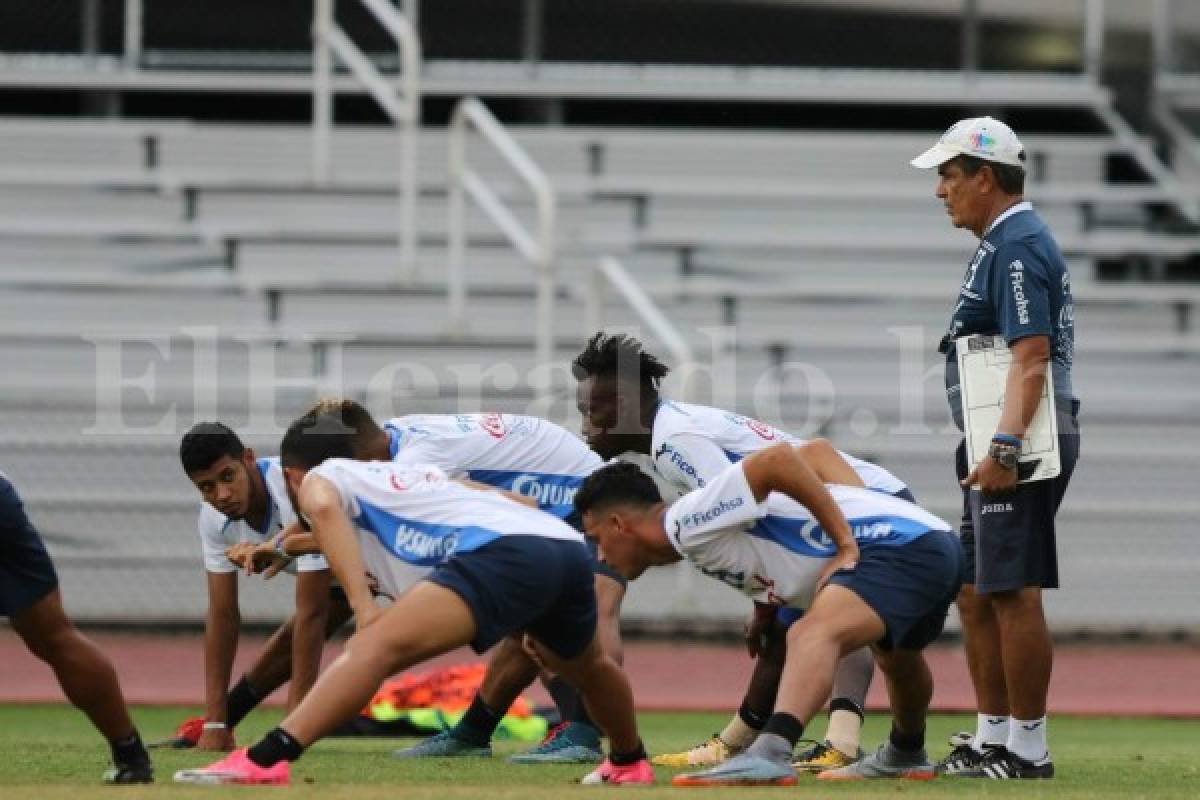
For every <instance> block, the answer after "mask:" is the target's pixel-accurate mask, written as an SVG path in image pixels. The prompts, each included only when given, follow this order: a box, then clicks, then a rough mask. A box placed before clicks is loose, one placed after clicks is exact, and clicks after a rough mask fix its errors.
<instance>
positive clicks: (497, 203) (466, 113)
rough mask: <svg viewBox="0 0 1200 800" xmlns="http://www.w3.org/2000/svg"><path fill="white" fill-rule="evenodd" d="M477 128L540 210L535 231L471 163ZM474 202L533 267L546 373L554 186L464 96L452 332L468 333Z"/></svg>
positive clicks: (449, 277)
mask: <svg viewBox="0 0 1200 800" xmlns="http://www.w3.org/2000/svg"><path fill="white" fill-rule="evenodd" d="M471 128H473V129H474V130H475V131H476V132H477V133H479V134H480V135H481V136H482V137H483V138H484V139H485V140H487V141H488V143H490V144H491V145H492V147H493V148H495V150H496V152H497V153H499V154H500V157H501V158H503V159H504V161H505V162H506V163H507V164H508V165H509V167H511V168H512V170H513V171H514V172H516V174H517V176H518V177H519V178H520V179H521V180H522V182H524V183H525V185H526V186H528V187H529V189H530V191H531V192H532V193H533V197H534V201H535V203H536V205H537V231H536V232H535V233H530V232H529V231H528V230H526V229H525V227H524V226H523V225H522V224H521V221H520V220H518V219H517V217H516V215H514V214H513V213H512V211H510V210H509V208H508V207H507V206H506V205H504V202H503V201H502V200H501V199H500V197H499V196H498V195H497V194H496V192H494V191H493V190H492V188H491V187H490V186H488V184H487V182H486V181H485V180H484V179H483V178H482V177H481V176H480V175H479V174H478V173H477V172H475V171H474V170H472V169H471V166H470V164H468V163H467V131H468V129H471ZM468 196H469V197H470V198H471V199H472V200H473V201H475V204H476V205H477V206H479V208H480V209H481V210H482V211H483V213H484V214H486V215H487V217H488V218H489V219H490V220H491V221H492V222H493V223H494V224H495V225H496V227H497V228H499V229H500V232H501V233H503V234H504V236H505V238H506V239H508V241H509V242H510V243H511V244H512V246H513V247H515V248H516V250H517V252H518V253H520V254H521V255H522V256H523V257H524V258H525V260H526V261H528V262H529V263H530V265H531V266H532V267H533V268H534V270H535V272H536V280H537V301H536V302H537V315H536V324H535V334H534V335H535V339H534V342H535V344H534V348H535V357H536V360H537V366H538V367H541V368H542V369H546V368H547V367H548V366H549V365H550V364H551V362H552V361H553V358H554V295H555V291H556V287H555V263H554V262H555V241H554V240H555V222H556V217H557V202H558V201H557V198H556V195H555V192H554V186H553V185H552V184H551V183H550V179H549V178H548V177H547V176H546V173H545V172H543V171H542V169H541V167H539V166H538V165H537V164H536V163H535V162H534V160H533V159H532V158H530V156H529V154H528V153H526V152H525V150H524V149H522V147H521V145H519V144H518V143H517V141H516V139H514V138H512V136H511V135H509V133H508V131H506V130H505V129H504V126H503V125H502V124H501V123H500V121H499V120H498V119H496V117H495V116H493V115H492V112H491V111H488V108H487V106H485V105H484V104H483V103H482V102H480V101H479V99H478V98H475V97H464V98H463V99H462V100H460V101H459V103H458V105H456V106H455V107H454V113H453V114H452V115H451V117H450V133H449V197H448V205H447V208H448V211H447V214H448V217H447V229H446V235H447V239H448V249H449V253H448V257H449V263H448V264H447V269H446V281H447V287H448V301H449V308H448V315H449V318H450V330H451V332H452V333H456V334H461V333H463V332H465V331H466V327H467V321H466V314H467V288H466V278H465V274H464V267H465V262H466V247H467V238H466V237H467V235H466V198H467V197H468ZM536 388H537V391H538V396H539V400H548V399H549V396H550V389H551V387H550V384H549V380H546V381H542V382H541V384H540V385H539V386H538V387H536Z"/></svg>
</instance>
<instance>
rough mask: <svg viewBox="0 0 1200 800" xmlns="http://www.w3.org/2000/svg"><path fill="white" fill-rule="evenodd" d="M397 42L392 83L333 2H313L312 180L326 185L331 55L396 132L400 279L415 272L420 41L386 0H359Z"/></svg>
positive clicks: (405, 279)
mask: <svg viewBox="0 0 1200 800" xmlns="http://www.w3.org/2000/svg"><path fill="white" fill-rule="evenodd" d="M359 2H360V3H362V5H363V6H365V7H366V9H367V10H368V11H370V12H371V14H372V15H373V16H374V17H375V19H376V20H377V21H378V22H379V24H380V25H381V26H382V27H383V29H384V30H386V31H387V32H388V34H390V35H391V37H392V38H393V39H394V40H395V41H396V47H397V49H398V50H399V57H400V84H399V86H395V87H393V86H392V84H391V83H390V82H389V81H388V80H387V79H386V78H384V76H383V74H382V73H381V72H380V71H379V70H378V68H376V67H375V65H374V64H373V63H372V62H371V60H370V58H368V57H367V55H366V54H365V53H363V51H362V50H361V49H360V48H359V47H358V45H356V44H354V42H353V41H352V40H351V39H350V37H349V36H347V35H346V32H345V31H344V30H342V28H341V27H340V26H339V25H338V24H337V23H336V22H335V21H334V5H335V3H336V0H316V2H315V11H314V15H313V149H312V172H313V180H314V181H315V182H316V183H318V184H328V183H329V177H330V142H331V139H332V133H333V57H334V56H335V55H336V56H337V57H338V58H339V59H340V60H341V62H342V63H343V64H345V65H346V67H348V68H349V70H350V73H351V74H352V75H354V77H355V78H357V79H358V81H359V82H360V83H361V84H362V85H363V86H364V87H366V89H367V91H368V92H369V93H370V95H371V96H372V97H373V98H375V101H376V102H377V103H379V106H380V107H381V108H382V109H383V110H384V112H385V113H386V114H387V116H388V118H389V119H390V120H391V121H392V122H393V123H395V125H396V126H397V130H398V131H399V134H400V142H399V147H400V153H399V161H400V174H399V177H398V185H397V190H398V194H399V205H398V209H397V211H398V214H399V218H398V220H397V224H398V236H397V240H398V243H399V247H400V275H399V278H400V280H401V282H410V281H412V280H413V279H414V278H416V276H417V264H416V260H417V259H416V252H417V231H416V222H417V134H418V131H419V130H420V125H421V90H420V71H421V41H420V38H419V37H418V36H417V31H416V29H415V28H414V27H413V25H412V23H411V22H410V21H409V20H408V18H407V17H405V16H404V15H403V14H401V13H400V12H399V11H397V10H396V8H395V7H394V6H392V5H391V4H390V3H389V2H388V0H359Z"/></svg>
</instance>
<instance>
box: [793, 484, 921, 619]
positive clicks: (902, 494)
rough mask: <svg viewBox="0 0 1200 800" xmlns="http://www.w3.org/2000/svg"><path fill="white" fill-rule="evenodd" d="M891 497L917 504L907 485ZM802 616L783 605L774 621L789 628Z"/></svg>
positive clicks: (798, 609) (799, 612) (802, 612)
mask: <svg viewBox="0 0 1200 800" xmlns="http://www.w3.org/2000/svg"><path fill="white" fill-rule="evenodd" d="M892 497H898V498H900V499H901V500H907V501H908V502H910V503H912V504H913V505H916V504H917V498H916V495H914V494H913V493H912V492H911V491H910V490H909V489H908V488H907V487H905V488H903V489H901V490H900V491H898V492H892ZM803 616H804V609H802V608H790V607H789V606H783V607H781V608H780V609H779V610H778V611H776V612H775V622H776V623H778V624H779V625H782V626H783V627H785V628H790V627H792V626H793V625H795V624H796V622H797V621H799V619H800V618H801V617H803Z"/></svg>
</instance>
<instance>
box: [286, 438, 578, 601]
mask: <svg viewBox="0 0 1200 800" xmlns="http://www.w3.org/2000/svg"><path fill="white" fill-rule="evenodd" d="M309 475H319V476H320V477H322V478H324V479H325V480H327V481H329V482H330V483H331V484H332V485H333V487H334V488H335V489H336V490H337V493H338V497H339V498H340V500H341V506H342V510H343V511H345V512H346V515H347V516H349V517H350V518H351V520H353V522H354V526H355V529H356V532H357V534H358V540H359V547H360V549H361V552H362V557H363V564H364V566H365V567H366V570H367V572H369V573H370V574H371V575H373V576H375V578H376V579H377V580H378V581H379V587H380V589H382V590H383V592H384V594H387V595H390V596H392V597H399V596H400V595H401V594H403V593H404V592H405V591H407V590H408V588H409V587H411V586H412V585H413V584H414V583H416V582H417V581H419V580H421V579H422V578H424V577H425V576H426V575H428V574H429V573H430V572H431V571H432V570H433V569H434V568H435V567H437V566H439V565H441V564H444V563H445V562H446V561H448V560H449V559H450V558H451V557H452V556H454V555H455V554H457V553H466V552H471V551H472V550H477V549H479V548H480V547H483V546H484V545H486V544H488V543H489V542H494V541H495V540H497V539H499V538H501V537H502V536H542V537H546V538H548V539H562V540H566V541H574V542H578V543H579V546H580V547H583V546H584V545H583V536H582V535H580V534H579V532H578V531H576V530H575V529H574V528H572V527H571V526H569V525H567V524H566V523H564V522H563V521H562V520H559V519H556V518H554V517H553V516H550V515H549V514H543V513H542V512H541V511H537V510H535V509H533V508H529V507H528V506H524V505H521V504H520V503H518V502H516V501H515V500H511V499H509V498H507V497H504V496H503V495H501V494H498V493H496V492H489V491H482V490H479V489H471V488H468V487H466V486H463V485H462V484H460V483H456V482H455V481H453V480H451V479H450V478H449V477H448V476H447V475H446V473H445V472H443V471H442V470H441V469H439V468H438V467H437V466H436V465H433V464H397V463H394V462H384V461H354V460H351V459H345V458H334V459H329V460H328V461H325V462H324V463H323V464H321V465H320V466H319V467H316V468H314V469H313V470H312V471H311V472H309ZM306 480H307V478H306Z"/></svg>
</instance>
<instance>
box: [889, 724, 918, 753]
mask: <svg viewBox="0 0 1200 800" xmlns="http://www.w3.org/2000/svg"><path fill="white" fill-rule="evenodd" d="M888 741H889V742H891V743H892V747H895V748H896V749H897V750H903V751H905V752H906V753H915V752H916V751H918V750H921V749H923V748H924V747H925V729H924V728H921V730H920V731H918V732H917V733H904V732H902V731H901V730H900V729H899V728H897V727H896V723H894V722H893V723H892V732H891V733H889V734H888Z"/></svg>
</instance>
